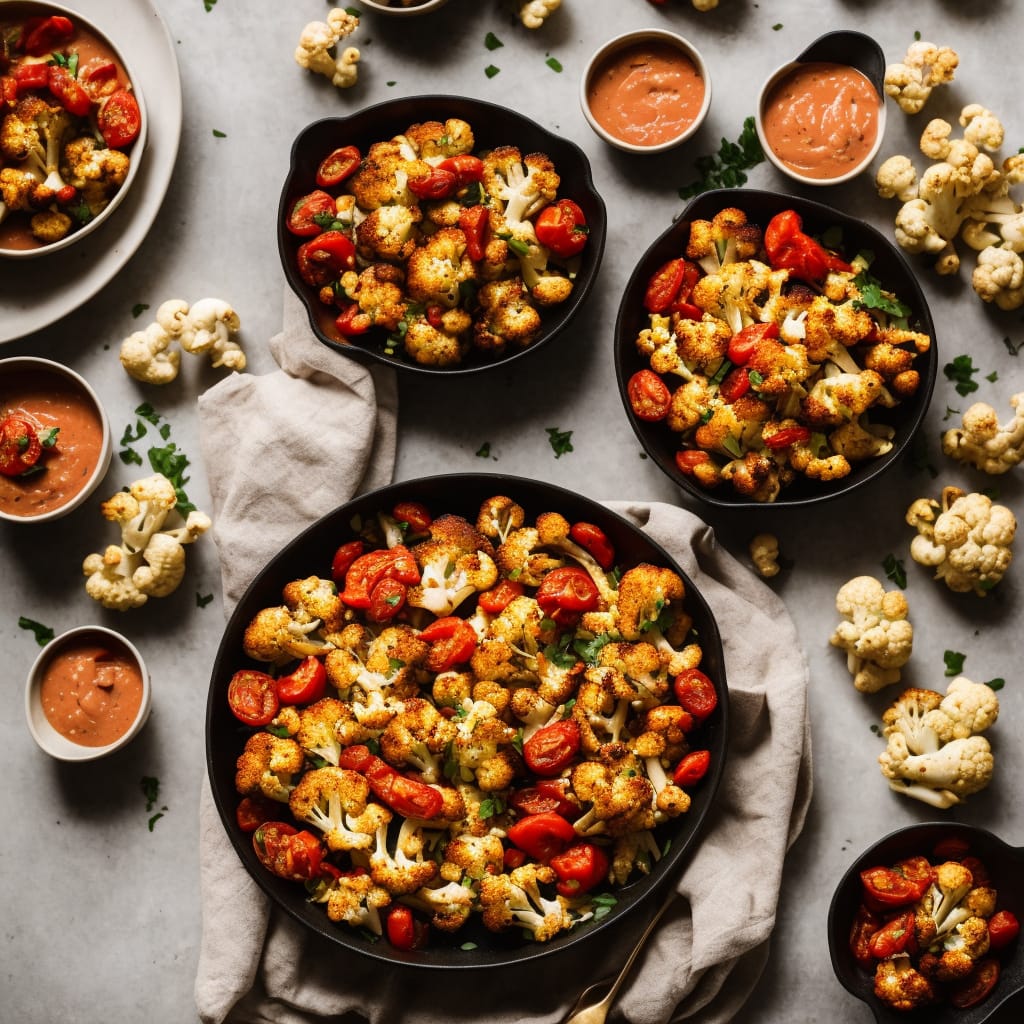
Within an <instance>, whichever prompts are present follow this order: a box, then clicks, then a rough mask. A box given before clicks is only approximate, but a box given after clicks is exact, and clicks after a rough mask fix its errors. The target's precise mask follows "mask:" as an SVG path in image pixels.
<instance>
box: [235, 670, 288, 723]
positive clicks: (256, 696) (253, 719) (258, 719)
mask: <svg viewBox="0 0 1024 1024" xmlns="http://www.w3.org/2000/svg"><path fill="white" fill-rule="evenodd" d="M228 707H230V708H231V713H232V714H233V715H234V716H235V718H237V719H238V720H239V721H240V722H244V723H245V724H246V725H251V726H261V725H268V724H269V723H270V722H271V721H272V720H273V718H274V716H275V715H276V714H277V713H278V711H279V710H280V709H281V701H280V699H279V698H278V696H277V684H276V682H275V680H274V677H273V676H270V675H267V673H266V672H258V671H256V669H251V668H243V669H240V670H239V671H238V672H236V673H235V674H234V675H233V676H232V677H231V681H230V682H229V683H228Z"/></svg>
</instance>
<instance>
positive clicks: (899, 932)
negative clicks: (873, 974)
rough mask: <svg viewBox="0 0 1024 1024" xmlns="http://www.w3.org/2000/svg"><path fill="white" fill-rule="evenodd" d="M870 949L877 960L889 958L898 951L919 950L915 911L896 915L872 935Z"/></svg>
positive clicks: (913, 951)
mask: <svg viewBox="0 0 1024 1024" xmlns="http://www.w3.org/2000/svg"><path fill="white" fill-rule="evenodd" d="M868 949H869V950H870V951H871V955H872V956H873V957H874V958H875V959H876V960H888V959H889V957H891V956H896V954H897V953H916V952H917V932H916V930H915V927H914V911H912V910H908V911H907V912H906V913H905V914H900V915H899V916H898V917H894V918H893V919H892V920H891V921H889V922H888V923H887V924H884V925H882V927H881V928H879V929H878V931H877V932H875V934H874V935H872V936H871V940H870V942H869V943H868Z"/></svg>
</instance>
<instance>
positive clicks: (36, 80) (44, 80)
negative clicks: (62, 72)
mask: <svg viewBox="0 0 1024 1024" xmlns="http://www.w3.org/2000/svg"><path fill="white" fill-rule="evenodd" d="M11 77H12V78H13V79H14V80H15V81H16V82H17V83H18V88H19V89H20V90H22V91H24V90H26V89H45V88H46V87H47V86H48V85H49V84H50V65H49V64H44V63H43V62H42V61H36V62H33V63H32V64H18V65H17V66H15V67H14V68H12V69H11Z"/></svg>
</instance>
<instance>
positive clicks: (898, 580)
mask: <svg viewBox="0 0 1024 1024" xmlns="http://www.w3.org/2000/svg"><path fill="white" fill-rule="evenodd" d="M882 568H883V569H884V570H885V576H886V579H890V580H892V581H893V583H895V584H896V586H897V587H899V588H900V590H906V588H907V570H906V569H905V568H904V567H903V559H901V558H897V557H896V556H895V555H893V554H888V555H886V556H885V558H883V559H882Z"/></svg>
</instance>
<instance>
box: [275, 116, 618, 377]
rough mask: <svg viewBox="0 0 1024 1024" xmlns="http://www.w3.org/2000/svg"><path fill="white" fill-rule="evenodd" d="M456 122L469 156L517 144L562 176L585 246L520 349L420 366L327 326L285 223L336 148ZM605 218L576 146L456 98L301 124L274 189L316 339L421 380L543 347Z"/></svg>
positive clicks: (581, 289)
mask: <svg viewBox="0 0 1024 1024" xmlns="http://www.w3.org/2000/svg"><path fill="white" fill-rule="evenodd" d="M453 117H454V118H462V120H464V121H467V122H468V123H469V125H470V127H471V128H472V129H473V136H474V139H475V145H474V149H473V152H474V153H480V152H481V151H483V150H488V149H494V148H495V147H497V146H518V147H519V149H520V150H521V152H522V153H523V155H524V156H525V155H526V154H527V153H537V152H539V153H546V154H547V155H548V156H549V157H550V158H551V159H552V161H553V162H554V165H555V169H556V170H557V171H558V173H559V175H560V177H561V184H560V186H559V189H558V197H559V198H560V199H572V200H573V201H574V202H576V203H577V204H578V205H579V206H580V208H581V209H582V210H583V213H584V216H585V217H586V221H587V226H588V228H589V238H588V241H587V245H586V248H585V249H584V250H583V252H582V253H581V255H580V267H579V272H578V273H577V275H576V278H575V283H574V287H573V290H572V294H571V295H570V296H569V298H568V299H567V300H566V301H565V302H563V303H560V304H559V305H557V306H550V307H548V308H546V309H541V310H540V315H541V320H542V322H543V327H542V328H541V332H540V334H539V335H538V336H537V338H536V339H535V340H534V341H533V342H532V343H531V344H530V345H528V346H527V347H526V348H523V349H515V350H511V349H510V350H509V351H507V352H506V353H504V354H503V355H501V356H497V357H495V356H487V355H485V354H482V353H479V352H477V351H476V350H473V351H471V352H470V353H468V354H467V356H466V357H465V359H464V360H463V361H462V362H461V363H459V364H458V365H455V366H450V367H431V366H421V365H419V364H418V363H415V362H413V361H412V360H411V359H409V358H407V357H406V356H405V354H404V353H403V352H402V351H401V349H400V348H399V349H397V350H396V351H395V353H394V354H393V355H389V354H388V353H386V352H385V351H384V341H385V339H386V333H385V332H383V331H379V330H372V329H371V330H370V331H368V332H367V333H366V334H364V335H360V336H355V337H345V336H344V335H342V334H341V333H340V332H339V331H338V329H337V328H336V327H335V325H334V320H335V318H336V317H337V315H338V311H337V310H336V309H334V308H333V307H331V306H327V305H324V303H322V302H320V301H319V299H318V298H317V294H316V289H315V288H312V287H310V286H309V285H308V284H306V283H305V281H303V280H302V278H301V277H300V275H299V272H298V267H297V265H296V257H295V254H296V252H297V250H298V248H299V246H300V245H301V244H302V243H303V242H304V241H306V239H304V238H299V237H297V236H295V235H293V234H292V233H291V232H290V231H288V229H287V227H286V226H285V220H286V218H287V215H288V212H289V211H290V210H291V209H292V207H293V205H294V204H295V202H296V200H297V199H299V198H301V197H302V196H304V195H306V194H307V193H309V192H311V191H313V189H315V188H317V185H316V183H315V180H314V178H315V174H316V169H317V167H318V166H319V164H320V162H321V161H322V160H323V159H324V157H325V156H326V155H327V154H328V153H330V152H331V151H332V150H333V149H335V148H337V147H338V146H347V145H355V146H358V147H359V150H360V152H362V153H363V154H365V153H366V151H367V149H368V148H369V147H370V145H371V144H372V143H374V142H381V141H385V140H387V139H390V138H392V137H393V136H395V135H399V134H401V133H402V132H404V131H405V130H406V129H407V128H408V127H409V125H412V124H417V123H422V122H425V121H442V122H443V121H445V120H447V119H448V118H453ZM606 224H607V218H606V214H605V206H604V201H603V200H602V199H601V197H600V195H598V193H597V190H596V188H595V187H594V180H593V176H592V174H591V170H590V161H589V160H588V159H587V157H586V154H585V153H584V152H583V150H582V149H580V147H579V146H577V145H576V143H574V142H572V141H570V140H569V139H567V138H565V137H564V136H559V135H555V134H553V133H552V132H550V131H548V130H547V129H545V128H542V127H541V126H540V125H539V124H537V123H536V122H535V121H531V120H530V119H529V118H527V117H524V116H523V115H522V114H519V113H517V112H516V111H514V110H509V109H508V108H507V107H501V106H498V105H497V104H494V103H486V102H484V101H483V100H477V99H471V98H469V97H461V96H408V97H403V98H401V99H395V100H388V101H387V102H384V103H378V104H376V105H375V106H371V107H365V108H364V109H362V110H359V111H357V112H356V113H354V114H351V115H349V116H348V117H329V118H324V119H322V120H320V121H314V122H313V123H312V124H310V125H307V126H306V127H305V128H304V129H303V130H302V131H301V132H300V133H299V135H298V136H297V137H296V139H295V142H294V143H293V144H292V151H291V164H290V167H289V170H288V176H287V178H286V179H285V182H284V186H283V188H282V190H281V199H280V204H279V206H278V217H277V242H278V252H279V254H280V256H281V265H282V267H283V269H284V274H285V278H286V279H287V281H288V284H289V285H291V287H292V288H293V289H294V291H295V293H296V294H297V295H298V296H299V298H300V299H302V301H303V303H304V304H305V306H306V312H307V313H308V315H309V322H310V325H311V326H312V328H313V331H314V333H315V334H316V335H317V337H318V338H319V339H320V340H321V341H322V342H323V343H324V344H325V345H328V346H330V347H331V348H334V349H337V351H339V352H343V353H344V354H345V355H348V356H351V357H353V358H354V359H359V360H361V361H363V362H371V363H372V362H376V363H384V364H385V365H388V366H393V367H394V368H395V369H397V370H403V371H408V372H411V373H417V374H422V375H435V376H452V375H453V374H468V373H475V372H477V371H480V370H487V369H492V368H494V367H496V366H506V365H508V364H509V363H511V362H513V361H514V360H517V359H519V358H520V357H522V356H525V355H526V354H528V353H530V352H534V351H536V350H537V349H538V348H540V347H541V346H542V345H545V344H547V342H549V341H550V340H551V339H552V338H554V337H555V335H557V334H558V333H559V332H561V331H562V330H563V329H564V328H565V327H566V326H567V325H568V324H569V321H570V320H572V318H573V316H574V315H575V314H576V311H577V310H578V309H579V308H580V306H581V305H582V303H583V301H584V299H585V298H586V297H587V293H588V292H589V291H590V288H591V286H592V285H593V283H594V280H595V278H596V277H597V272H598V268H599V267H600V264H601V256H602V254H603V252H604V241H605V230H606Z"/></svg>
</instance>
